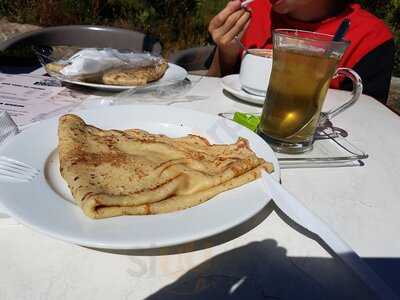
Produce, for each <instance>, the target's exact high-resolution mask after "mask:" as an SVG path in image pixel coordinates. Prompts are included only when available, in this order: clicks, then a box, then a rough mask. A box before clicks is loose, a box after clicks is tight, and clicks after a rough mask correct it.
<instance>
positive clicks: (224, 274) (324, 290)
mask: <svg viewBox="0 0 400 300" xmlns="http://www.w3.org/2000/svg"><path fill="white" fill-rule="evenodd" d="M147 299H148V300H157V299H164V300H165V299H252V300H256V299H377V297H376V296H375V295H374V293H373V292H372V291H371V290H370V289H369V288H367V287H366V286H365V285H364V284H363V283H362V282H361V281H360V280H359V279H358V278H357V277H356V276H354V275H353V274H352V273H351V272H349V269H348V268H347V267H346V266H345V265H343V264H341V263H340V262H339V261H337V260H336V259H334V258H316V257H290V256H287V251H286V249H284V248H282V247H279V246H278V245H277V242H276V241H275V240H272V239H268V240H264V241H261V242H253V243H250V244H248V245H246V246H243V247H239V248H236V249H234V250H231V251H228V252H225V253H223V254H220V255H217V256H215V257H213V258H211V259H209V260H207V261H205V262H204V263H202V264H200V265H199V266H197V267H195V268H193V269H191V270H190V271H188V272H187V273H185V274H184V275H183V276H181V277H180V278H179V279H178V280H177V281H175V282H174V283H172V284H170V285H167V286H165V287H164V288H162V289H161V290H159V291H157V292H156V293H154V294H153V295H151V296H150V297H148V298H147Z"/></svg>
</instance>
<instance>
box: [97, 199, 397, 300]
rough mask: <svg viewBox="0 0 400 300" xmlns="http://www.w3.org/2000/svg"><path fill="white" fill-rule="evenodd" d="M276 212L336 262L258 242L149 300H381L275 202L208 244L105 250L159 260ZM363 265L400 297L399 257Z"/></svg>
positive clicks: (231, 234) (230, 234)
mask: <svg viewBox="0 0 400 300" xmlns="http://www.w3.org/2000/svg"><path fill="white" fill-rule="evenodd" d="M272 212H276V213H277V214H278V215H279V217H280V218H281V219H282V220H283V221H284V222H285V223H286V224H288V225H289V226H290V227H292V228H293V229H294V230H296V231H297V232H299V233H301V234H303V235H305V236H306V237H308V238H310V239H312V240H314V241H316V242H317V243H318V244H319V245H320V246H321V247H322V248H324V249H325V251H327V252H328V253H329V254H330V255H331V258H321V257H290V256H287V253H286V252H287V251H286V249H284V248H282V247H279V246H278V245H277V242H276V241H275V240H271V239H268V240H264V241H262V242H254V243H250V244H248V245H246V246H243V247H239V248H236V249H234V250H231V251H228V252H225V253H223V254H220V255H217V256H215V257H213V258H211V259H209V260H208V261H206V262H204V263H202V264H200V265H199V266H197V267H195V268H193V269H191V270H189V271H188V272H187V273H185V274H184V275H183V276H182V277H181V278H179V279H178V280H177V281H176V282H174V283H172V284H170V285H168V286H166V287H164V288H163V289H161V290H160V291H158V292H156V293H155V294H153V295H152V296H150V297H149V298H148V299H149V300H155V299H378V298H377V297H376V296H375V294H374V292H373V291H372V290H371V289H370V288H368V287H367V286H366V285H365V284H364V283H363V282H362V281H361V279H360V278H359V277H358V276H356V275H355V273H353V271H352V270H351V269H350V268H349V267H348V266H347V265H345V264H344V263H343V262H342V260H341V259H339V258H338V257H337V255H336V254H335V253H334V252H332V250H331V249H330V248H329V246H328V245H327V244H326V243H325V242H324V241H323V240H321V239H320V238H319V237H318V236H316V235H315V234H313V233H311V232H309V231H307V230H306V229H304V228H303V227H301V226H299V225H298V224H296V223H294V222H293V221H292V220H291V219H290V218H288V217H287V216H286V215H285V214H284V213H283V212H282V211H281V210H280V209H279V208H278V207H277V206H276V205H275V203H274V202H273V201H270V202H269V203H268V205H266V206H265V208H264V209H263V210H261V211H260V212H259V213H258V214H257V215H255V216H254V217H253V218H251V219H250V220H248V221H247V222H245V223H243V224H241V225H239V226H236V227H234V228H232V229H230V230H228V231H225V232H223V233H221V234H219V235H216V236H212V237H209V238H206V239H203V240H199V241H195V242H191V243H188V244H185V245H178V246H173V247H165V248H158V249H151V250H126V251H124V250H119V251H118V250H104V249H103V250H100V251H103V252H110V253H115V254H122V255H131V256H140V255H145V256H159V255H170V254H177V253H186V252H191V251H196V250H200V249H206V248H210V247H213V246H216V245H219V244H222V243H225V242H228V241H230V240H232V239H234V238H237V237H239V236H241V235H243V234H245V233H246V232H248V231H250V230H251V229H253V228H254V227H256V226H257V225H258V224H260V223H261V222H262V221H263V220H264V219H266V218H267V217H268V216H269V215H270V214H271V213H272ZM94 250H96V249H94ZM348 255H350V260H353V259H354V260H355V261H356V260H357V257H354V258H353V256H356V255H355V254H354V253H353V254H351V253H350V254H348ZM363 261H364V262H366V263H367V265H369V266H370V267H371V268H372V270H373V271H375V272H376V273H377V274H378V276H380V277H381V278H382V279H383V280H384V282H385V283H386V284H387V285H388V286H389V287H390V288H391V289H392V290H393V291H395V292H396V293H397V295H400V258H363ZM387 299H389V298H387ZM390 299H392V298H390ZM394 299H397V298H394ZM399 299H400V298H399Z"/></svg>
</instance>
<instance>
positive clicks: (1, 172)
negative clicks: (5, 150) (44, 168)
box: [0, 156, 40, 182]
mask: <svg viewBox="0 0 400 300" xmlns="http://www.w3.org/2000/svg"><path fill="white" fill-rule="evenodd" d="M39 172H40V171H39V170H37V169H35V168H33V167H31V166H29V165H27V164H25V163H23V162H20V161H17V160H15V159H12V158H8V157H5V156H0V181H3V180H7V181H15V182H29V181H31V180H32V179H33V178H35V176H36V175H38V174H39Z"/></svg>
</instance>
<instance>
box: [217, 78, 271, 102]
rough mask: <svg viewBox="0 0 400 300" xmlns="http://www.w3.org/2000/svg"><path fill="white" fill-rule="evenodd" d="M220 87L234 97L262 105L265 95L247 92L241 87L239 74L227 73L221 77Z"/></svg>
mask: <svg viewBox="0 0 400 300" xmlns="http://www.w3.org/2000/svg"><path fill="white" fill-rule="evenodd" d="M221 85H222V87H223V88H224V89H225V90H226V91H228V92H229V93H231V94H232V95H234V96H235V97H237V98H239V99H241V100H243V101H246V102H250V103H254V104H259V105H263V104H264V100H265V96H257V95H252V94H249V93H247V92H246V91H244V90H243V89H242V86H241V84H240V81H239V74H234V75H228V76H225V77H223V78H222V79H221Z"/></svg>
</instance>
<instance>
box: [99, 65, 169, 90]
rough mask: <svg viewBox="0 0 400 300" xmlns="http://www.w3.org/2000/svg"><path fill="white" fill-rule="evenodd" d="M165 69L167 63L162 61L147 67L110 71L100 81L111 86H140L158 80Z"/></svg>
mask: <svg viewBox="0 0 400 300" xmlns="http://www.w3.org/2000/svg"><path fill="white" fill-rule="evenodd" d="M167 68H168V63H167V62H166V61H164V60H162V61H160V62H154V63H153V64H151V65H148V66H141V67H134V68H127V67H124V68H118V69H112V70H110V71H106V72H105V73H104V74H103V77H102V81H103V83H105V84H112V85H136V86H141V85H146V84H147V83H148V82H152V81H156V80H158V79H160V78H161V77H162V76H163V75H164V73H165V71H166V70H167Z"/></svg>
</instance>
